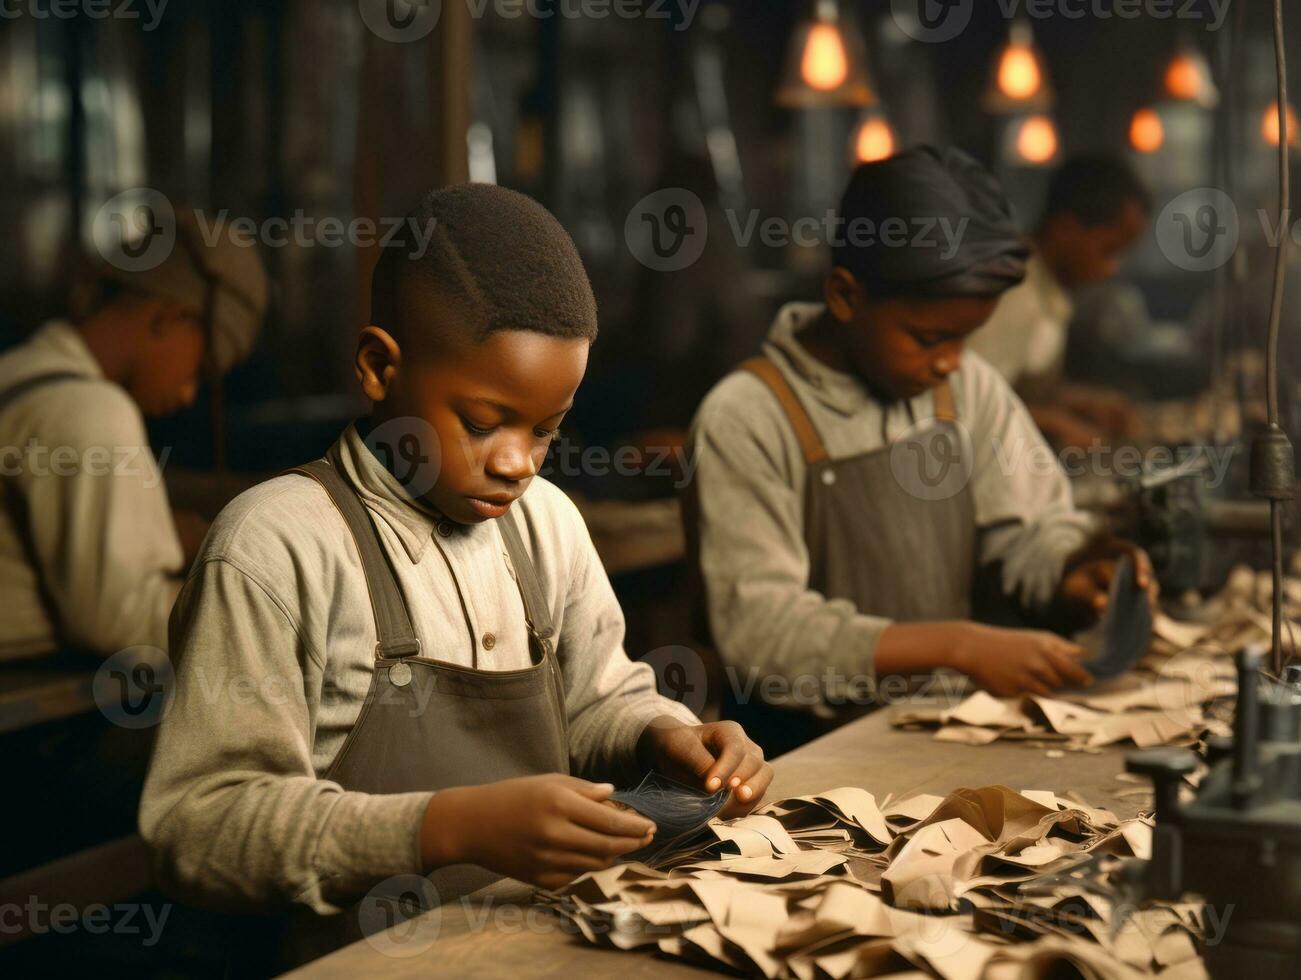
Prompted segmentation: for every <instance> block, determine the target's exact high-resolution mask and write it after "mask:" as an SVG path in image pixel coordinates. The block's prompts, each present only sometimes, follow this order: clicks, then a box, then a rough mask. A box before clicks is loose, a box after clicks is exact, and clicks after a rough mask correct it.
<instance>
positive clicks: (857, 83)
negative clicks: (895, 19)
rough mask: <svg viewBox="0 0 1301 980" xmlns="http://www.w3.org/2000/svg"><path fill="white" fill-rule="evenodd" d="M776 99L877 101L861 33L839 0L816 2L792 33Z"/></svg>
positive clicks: (797, 105) (817, 104) (809, 103)
mask: <svg viewBox="0 0 1301 980" xmlns="http://www.w3.org/2000/svg"><path fill="white" fill-rule="evenodd" d="M776 101H777V104H778V105H779V106H784V107H785V108H788V109H817V108H827V107H836V106H855V107H860V108H861V107H863V106H870V105H875V104H876V102H877V96H876V92H875V90H874V89H873V87H872V81H871V76H870V74H869V73H868V69H867V50H866V45H865V44H864V43H863V36H862V34H861V33H860V32H859V30H858V29H857V27H856V25H855V24H854V22H853V20H852V18H848V17H844V16H842V15H841V14H840V11H839V9H838V7H837V6H836V4H834V3H827V2H825V0H824V2H821V3H818V4H817V6H816V8H815V11H814V16H813V17H812V18H810V19H808V20H804V21H801V22H800V23H799V24H798V25H797V26H796V28H795V32H794V33H793V34H792V35H791V40H790V46H789V48H788V49H787V52H786V61H785V64H784V66H783V69H782V79H781V84H780V85H779V86H778V87H777V96H776Z"/></svg>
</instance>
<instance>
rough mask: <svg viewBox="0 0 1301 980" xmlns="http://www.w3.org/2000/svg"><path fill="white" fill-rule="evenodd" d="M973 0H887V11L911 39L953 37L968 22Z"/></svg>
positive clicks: (938, 40)
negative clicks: (888, 1) (888, 4)
mask: <svg viewBox="0 0 1301 980" xmlns="http://www.w3.org/2000/svg"><path fill="white" fill-rule="evenodd" d="M974 6H975V3H974V0H890V15H891V16H892V17H893V18H894V22H895V24H896V25H897V26H898V28H899V30H901V31H903V32H904V33H905V34H907V35H908V36H909V37H910V38H912V39H913V40H914V41H922V42H924V43H926V44H941V43H943V42H944V41H952V40H953V39H954V38H955V37H957V36H958V35H959V34H961V33H962V32H963V31H965V30H966V29H967V26H968V25H969V24H970V23H971V11H972V8H973V7H974Z"/></svg>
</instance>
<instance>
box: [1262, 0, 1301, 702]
mask: <svg viewBox="0 0 1301 980" xmlns="http://www.w3.org/2000/svg"><path fill="white" fill-rule="evenodd" d="M1273 4H1274V65H1275V70H1276V72H1277V75H1278V127H1279V128H1278V134H1279V138H1278V197H1279V201H1278V207H1279V225H1278V226H1279V228H1280V229H1287V231H1286V232H1285V233H1284V234H1283V235H1281V236H1280V238H1279V243H1278V246H1277V251H1276V252H1275V253H1274V293H1273V301H1272V303H1271V306H1270V312H1269V334H1268V337H1267V339H1266V346H1265V399H1266V403H1267V408H1268V412H1269V428H1268V429H1267V431H1266V432H1265V433H1264V434H1263V435H1260V436H1257V437H1256V439H1255V440H1254V441H1253V442H1252V446H1251V457H1252V458H1251V482H1252V490H1253V491H1254V492H1255V493H1256V494H1257V495H1258V496H1262V497H1265V498H1267V499H1268V500H1269V523H1270V534H1271V537H1272V544H1273V562H1272V573H1273V586H1274V596H1273V602H1272V603H1271V606H1272V614H1273V616H1272V624H1271V625H1272V632H1271V652H1272V658H1271V659H1272V666H1273V668H1274V672H1275V674H1277V675H1278V676H1282V674H1283V667H1284V662H1283V507H1284V505H1285V504H1286V503H1287V502H1288V501H1290V500H1291V499H1292V498H1293V496H1294V495H1295V492H1296V461H1295V456H1294V454H1293V451H1292V444H1291V442H1289V441H1288V437H1287V434H1286V433H1285V432H1284V431H1283V429H1282V427H1281V425H1280V424H1279V410H1278V336H1279V330H1280V327H1281V325H1282V319H1283V293H1284V286H1285V283H1286V279H1287V247H1288V241H1289V238H1290V229H1291V225H1292V221H1291V218H1292V214H1291V210H1292V199H1291V195H1292V182H1291V174H1290V173H1289V172H1288V168H1289V166H1290V165H1291V164H1290V159H1291V152H1290V142H1291V136H1292V134H1291V132H1290V129H1289V126H1288V101H1287V50H1286V45H1285V38H1284V33H1283V0H1273Z"/></svg>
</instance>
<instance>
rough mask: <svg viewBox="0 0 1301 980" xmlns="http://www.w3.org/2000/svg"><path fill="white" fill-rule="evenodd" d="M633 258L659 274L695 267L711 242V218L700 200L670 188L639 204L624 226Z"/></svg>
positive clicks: (634, 206) (686, 191)
mask: <svg viewBox="0 0 1301 980" xmlns="http://www.w3.org/2000/svg"><path fill="white" fill-rule="evenodd" d="M623 237H624V241H626V242H627V243H628V250H629V251H630V252H632V254H633V257H634V258H635V259H636V260H637V261H638V262H640V263H641V264H642V265H644V266H646V268H648V269H653V270H654V271H656V272H678V271H680V270H682V269H685V268H687V266H689V265H691V264H692V263H694V262H695V261H696V260H697V259H699V258H700V256H701V255H702V254H703V253H704V251H705V243H706V242H708V241H709V216H708V215H707V214H706V213H705V206H704V205H703V204H702V203H700V198H698V197H696V195H695V194H693V193H691V191H689V190H687V189H686V188H684V187H669V188H666V189H664V190H662V191H656V192H655V193H653V194H647V195H646V196H645V197H643V198H642V199H641V200H640V201H638V202H637V203H636V204H635V205H633V208H632V210H631V211H629V212H628V219H627V220H626V221H625V222H624V223H623Z"/></svg>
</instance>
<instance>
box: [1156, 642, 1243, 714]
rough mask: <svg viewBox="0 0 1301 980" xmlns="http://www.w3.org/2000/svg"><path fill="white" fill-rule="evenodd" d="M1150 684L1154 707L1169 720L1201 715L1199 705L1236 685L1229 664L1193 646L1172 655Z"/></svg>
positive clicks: (1231, 691)
mask: <svg viewBox="0 0 1301 980" xmlns="http://www.w3.org/2000/svg"><path fill="white" fill-rule="evenodd" d="M1151 683H1152V685H1153V689H1152V691H1153V695H1154V700H1155V701H1156V707H1157V710H1158V711H1160V712H1161V713H1162V714H1163V715H1165V716H1166V717H1167V718H1170V719H1172V720H1185V719H1187V718H1189V716H1190V715H1200V714H1201V710H1202V705H1204V704H1206V703H1207V702H1209V701H1213V700H1215V699H1216V698H1218V697H1225V696H1227V695H1229V694H1232V693H1233V691H1234V690H1235V689H1236V687H1237V683H1236V679H1235V675H1234V673H1233V668H1232V666H1231V665H1229V664H1228V663H1227V662H1226V661H1222V660H1217V659H1216V658H1215V657H1214V656H1213V655H1212V654H1210V653H1208V652H1206V651H1205V650H1198V649H1197V648H1196V647H1193V648H1192V649H1190V650H1182V651H1180V652H1179V653H1176V654H1175V655H1174V656H1172V657H1171V658H1170V659H1169V660H1167V661H1166V662H1165V663H1164V664H1162V665H1161V668H1160V672H1159V673H1158V674H1157V676H1156V677H1155V678H1154V679H1153V680H1152V682H1151Z"/></svg>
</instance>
